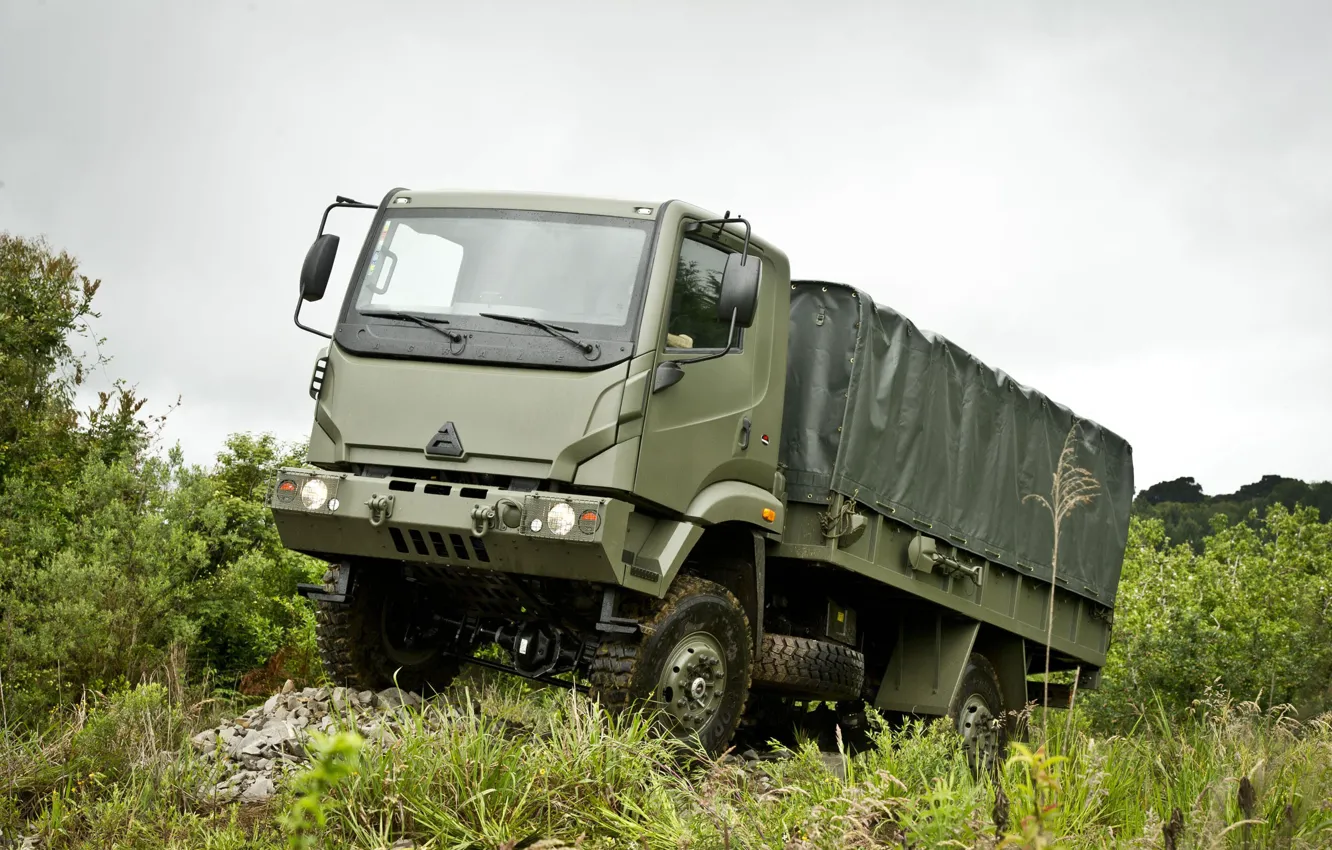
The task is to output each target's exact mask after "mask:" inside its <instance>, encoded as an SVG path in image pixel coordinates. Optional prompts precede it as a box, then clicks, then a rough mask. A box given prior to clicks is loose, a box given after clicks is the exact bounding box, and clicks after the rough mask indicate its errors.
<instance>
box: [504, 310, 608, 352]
mask: <svg viewBox="0 0 1332 850" xmlns="http://www.w3.org/2000/svg"><path fill="white" fill-rule="evenodd" d="M477 315H481V316H485V317H486V318H487V319H495V320H496V321H499V322H513V323H514V324H515V325H528V326H529V327H533V328H540V329H541V330H543V331H545V332H546V333H548V334H550V335H551V336H555V337H559V338H560V339H562V340H564V341H565V342H567V343H569V344H570V345H573V346H576V347H577V348H578V350H579V351H581V352H583V354H584V355H587V356H588V359H589V360H595V359H596V356H595V355H596V354H597V352H598V351H599V348H598V346H597V345H596V344H595V343H591V342H579V341H578V340H576V339H574V338H573V337H571V336H566V334H576V333H578V331H576V330H574V329H573V328H564V327H560V326H559V325H551V324H547V323H546V322H543V321H541V320H540V319H529V318H527V317H526V316H506V315H504V314H502V313H479V314H477ZM562 332H563V333H562Z"/></svg>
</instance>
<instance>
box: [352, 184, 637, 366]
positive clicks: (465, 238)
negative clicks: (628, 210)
mask: <svg viewBox="0 0 1332 850" xmlns="http://www.w3.org/2000/svg"><path fill="white" fill-rule="evenodd" d="M651 229H652V223H651V222H648V221H638V220H634V219H627V218H613V217H607V216H591V215H570V214H556V213H538V212H518V211H513V210H457V211H453V210H448V211H446V210H421V211H410V212H408V211H403V212H396V214H395V215H392V216H390V217H389V218H388V219H386V220H385V221H384V223H383V226H382V228H381V230H380V231H379V232H378V234H376V238H375V244H374V248H373V251H372V254H371V256H370V259H369V262H368V263H367V265H366V267H365V270H364V273H363V274H362V276H361V280H360V281H359V284H358V288H357V292H356V296H355V300H354V302H353V305H354V307H355V309H356V311H357V312H361V311H364V312H366V313H385V312H406V313H414V314H419V315H423V316H436V317H440V316H442V317H446V318H448V319H449V327H450V328H453V329H455V330H457V329H460V327H463V326H465V327H466V328H467V329H469V330H484V331H489V332H494V333H504V334H511V335H512V334H520V335H525V336H531V335H533V334H538V335H539V334H541V331H540V330H539V329H534V328H533V326H531V325H523V324H518V323H514V322H499V321H496V320H495V319H492V318H486V317H484V316H483V315H482V314H485V313H493V314H503V315H505V316H510V317H519V318H525V319H537V320H539V321H541V322H546V323H550V324H554V325H559V326H563V327H567V328H573V329H576V332H578V333H580V334H582V335H583V336H585V337H591V338H594V339H603V340H608V339H614V340H627V339H629V338H630V333H631V331H632V326H633V325H634V324H635V319H636V314H635V309H634V308H635V306H636V304H637V298H638V296H639V284H640V282H641V280H642V278H643V275H644V269H645V267H646V259H647V252H648V245H649V238H648V237H649V234H650V233H651ZM423 332H424V331H423Z"/></svg>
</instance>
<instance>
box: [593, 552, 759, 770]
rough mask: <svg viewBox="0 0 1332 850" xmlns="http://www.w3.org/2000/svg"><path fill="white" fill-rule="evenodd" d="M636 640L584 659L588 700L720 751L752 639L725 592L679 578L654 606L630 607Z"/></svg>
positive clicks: (738, 701) (747, 671)
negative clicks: (641, 713)
mask: <svg viewBox="0 0 1332 850" xmlns="http://www.w3.org/2000/svg"><path fill="white" fill-rule="evenodd" d="M636 607H638V608H639V611H638V612H635V613H638V614H639V615H640V624H641V628H642V634H641V635H639V636H636V637H635V638H634V639H628V640H624V639H612V640H604V641H602V643H601V645H600V646H599V647H598V648H597V652H596V656H595V657H594V658H593V660H592V670H591V675H590V679H591V684H592V687H591V694H592V696H593V698H594V699H598V700H599V701H600V702H601V703H602V705H604V706H606V707H607V708H608V709H610V710H612V711H623V710H626V709H632V708H637V707H639V706H640V705H642V706H643V707H646V708H648V709H650V710H657V711H659V712H660V715H659V718H660V722H661V724H662V727H663V729H664V731H666V732H667V733H668V734H670V735H672V736H674V737H676V738H679V739H695V738H696V739H697V741H698V742H699V744H700V745H701V746H702V748H703V749H704V750H705V751H706V752H707V753H708V755H710V756H713V757H716V756H718V755H720V754H721V753H722V752H724V751H725V750H726V747H727V746H728V745H729V744H730V742H731V737H732V736H733V735H734V734H735V730H736V727H737V726H738V725H739V723H740V717H741V715H742V714H743V713H744V708H745V701H746V699H747V698H748V696H749V684H750V676H751V667H752V655H751V652H750V646H751V644H752V638H751V636H750V631H749V620H748V618H747V617H745V612H744V609H743V608H742V607H741V605H740V602H739V601H738V600H737V599H736V598H735V596H734V595H732V594H731V592H730V591H728V590H727V589H726V588H725V587H723V586H721V585H720V584H717V583H716V582H712V581H707V580H705V579H701V578H698V577H696V576H688V575H686V576H680V577H678V578H677V579H676V580H675V583H674V585H673V586H672V587H671V589H670V591H669V592H668V593H667V594H666V597H665V598H664V599H661V600H657V599H650V598H643V599H640V600H636Z"/></svg>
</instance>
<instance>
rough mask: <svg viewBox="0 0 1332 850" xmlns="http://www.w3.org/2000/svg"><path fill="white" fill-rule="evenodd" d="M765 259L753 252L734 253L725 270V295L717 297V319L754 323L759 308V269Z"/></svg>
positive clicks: (723, 283) (736, 323)
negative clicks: (762, 259)
mask: <svg viewBox="0 0 1332 850" xmlns="http://www.w3.org/2000/svg"><path fill="white" fill-rule="evenodd" d="M762 264H763V263H762V261H761V260H760V259H759V258H758V257H756V256H754V255H753V254H748V253H747V252H746V253H740V254H731V255H730V256H729V257H727V258H726V269H725V270H724V271H723V272H722V284H721V294H720V295H719V296H718V297H717V320H718V321H721V322H730V321H731V320H732V318H734V319H735V326H736V327H739V328H747V327H749V326H750V325H752V324H754V313H755V312H756V311H757V310H758V289H759V268H760V266H762Z"/></svg>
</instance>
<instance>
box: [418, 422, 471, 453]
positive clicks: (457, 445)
mask: <svg viewBox="0 0 1332 850" xmlns="http://www.w3.org/2000/svg"><path fill="white" fill-rule="evenodd" d="M425 453H426V456H427V457H462V453H463V445H462V440H460V439H458V429H457V428H455V427H453V423H452V422H445V423H444V424H443V425H441V426H440V429H439V430H438V431H436V432H435V436H434V437H432V438H431V439H430V442H429V443H426V447H425Z"/></svg>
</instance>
